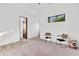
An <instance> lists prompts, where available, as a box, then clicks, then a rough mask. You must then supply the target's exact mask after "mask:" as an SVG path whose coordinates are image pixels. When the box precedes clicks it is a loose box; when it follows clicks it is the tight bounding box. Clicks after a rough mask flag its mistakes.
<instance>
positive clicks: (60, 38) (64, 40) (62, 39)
mask: <svg viewBox="0 0 79 59" xmlns="http://www.w3.org/2000/svg"><path fill="white" fill-rule="evenodd" d="M57 40H58V41H65V40H64V39H61V38H59V39H57Z"/></svg>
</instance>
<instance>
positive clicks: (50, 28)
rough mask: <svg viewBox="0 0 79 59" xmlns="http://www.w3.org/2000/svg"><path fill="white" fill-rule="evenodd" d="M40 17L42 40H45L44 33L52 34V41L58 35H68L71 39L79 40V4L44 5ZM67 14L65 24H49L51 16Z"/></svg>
mask: <svg viewBox="0 0 79 59" xmlns="http://www.w3.org/2000/svg"><path fill="white" fill-rule="evenodd" d="M41 9H42V10H41V11H42V12H41V13H40V14H41V15H40V38H41V39H45V36H44V33H46V32H51V33H52V41H54V42H56V35H59V34H62V33H67V34H68V35H69V37H70V38H71V39H76V40H79V27H78V25H79V19H78V18H79V11H78V10H79V4H50V5H49V4H42V5H41ZM64 13H65V15H66V16H65V22H55V23H48V17H49V16H55V15H59V14H64Z"/></svg>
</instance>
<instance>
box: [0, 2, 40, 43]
mask: <svg viewBox="0 0 79 59" xmlns="http://www.w3.org/2000/svg"><path fill="white" fill-rule="evenodd" d="M35 5H36V4H14V3H11V4H7V3H6V4H5V3H4V4H3V3H2V4H0V34H1V35H2V33H3V32H5V33H6V34H4V35H2V36H0V45H4V44H7V43H11V42H15V41H19V40H20V39H19V38H20V32H19V30H20V26H19V17H20V16H24V17H27V18H28V38H32V37H36V36H37V35H38V31H39V30H38V28H37V29H36V26H37V22H38V20H37V18H36V17H37V14H38V13H37V11H36V7H35ZM11 30H12V31H11Z"/></svg>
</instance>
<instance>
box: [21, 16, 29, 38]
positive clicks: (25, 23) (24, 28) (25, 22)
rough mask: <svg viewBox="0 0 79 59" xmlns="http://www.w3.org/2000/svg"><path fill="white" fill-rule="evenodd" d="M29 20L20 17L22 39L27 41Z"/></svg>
mask: <svg viewBox="0 0 79 59" xmlns="http://www.w3.org/2000/svg"><path fill="white" fill-rule="evenodd" d="M27 26H28V18H27V17H23V16H20V37H21V38H25V39H27V38H28V37H27V28H28V27H27Z"/></svg>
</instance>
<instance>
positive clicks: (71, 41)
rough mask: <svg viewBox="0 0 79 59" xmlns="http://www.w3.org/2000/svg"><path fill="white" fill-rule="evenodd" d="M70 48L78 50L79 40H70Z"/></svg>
mask: <svg viewBox="0 0 79 59" xmlns="http://www.w3.org/2000/svg"><path fill="white" fill-rule="evenodd" d="M69 48H73V49H76V48H77V40H70V41H69Z"/></svg>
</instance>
